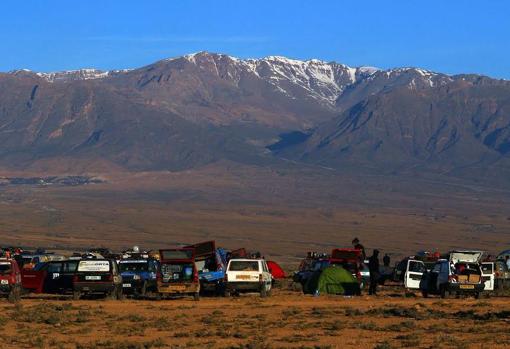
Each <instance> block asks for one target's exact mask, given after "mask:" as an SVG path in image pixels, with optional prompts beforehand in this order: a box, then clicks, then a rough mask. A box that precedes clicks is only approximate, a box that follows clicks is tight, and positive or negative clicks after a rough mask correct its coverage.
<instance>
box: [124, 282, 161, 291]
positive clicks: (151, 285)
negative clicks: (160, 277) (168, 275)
mask: <svg viewBox="0 0 510 349" xmlns="http://www.w3.org/2000/svg"><path fill="white" fill-rule="evenodd" d="M144 284H145V290H146V291H150V290H154V289H155V288H156V281H155V280H123V281H122V290H123V293H124V294H135V293H142V291H143V286H144Z"/></svg>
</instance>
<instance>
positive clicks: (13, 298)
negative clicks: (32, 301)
mask: <svg viewBox="0 0 510 349" xmlns="http://www.w3.org/2000/svg"><path fill="white" fill-rule="evenodd" d="M20 298H21V295H20V293H19V291H18V288H17V287H13V288H12V289H11V292H9V296H7V300H8V301H9V303H18V302H19V300H20Z"/></svg>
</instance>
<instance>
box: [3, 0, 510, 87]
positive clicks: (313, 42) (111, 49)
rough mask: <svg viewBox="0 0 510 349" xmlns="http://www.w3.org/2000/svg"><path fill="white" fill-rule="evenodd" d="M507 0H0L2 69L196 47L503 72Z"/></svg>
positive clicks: (508, 36) (99, 63)
mask: <svg viewBox="0 0 510 349" xmlns="http://www.w3.org/2000/svg"><path fill="white" fill-rule="evenodd" d="M509 18H510V1H506V0H491V1H469V0H462V1H461V0H458V1H456V0H441V1H436V0H427V1H423V0H420V1H415V0H405V1H404V0H387V1H382V0H378V1H363V0H358V1H340V0H338V1H334V0H331V1H320V0H314V1H296V0H294V1H286V0H272V1H254V0H252V1H242V0H238V1H223V0H216V1H212V0H197V1H191V0H190V1H185V0H165V1H159V0H154V1H151V0H144V1H141V0H137V1H131V0H123V1H116V0H110V1H107V0H102V1H96V0H87V1H85V0H82V1H79V0H73V1H69V0H66V1H61V0H39V1H36V0H23V1H20V0H2V1H0V71H8V70H12V69H18V68H28V69H32V70H37V71H53V70H65V69H77V68H83V67H95V68H100V69H114V68H119V69H120V68H134V67H139V66H143V65H146V64H150V63H152V62H154V61H157V60H159V59H162V58H167V57H173V56H178V55H182V54H186V53H192V52H196V51H204V50H205V51H212V52H220V53H227V54H231V55H235V56H239V57H243V58H246V57H263V56H267V55H283V56H289V57H291V58H297V59H308V58H320V59H323V60H335V61H338V62H341V63H345V64H348V65H352V66H359V65H371V66H377V67H381V68H391V67H398V66H419V67H423V68H427V69H431V70H435V71H441V72H445V73H450V74H454V73H460V72H467V73H481V74H486V75H490V76H494V77H499V78H506V79H510V19H509Z"/></svg>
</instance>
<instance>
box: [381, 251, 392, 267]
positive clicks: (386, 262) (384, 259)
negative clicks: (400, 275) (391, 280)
mask: <svg viewBox="0 0 510 349" xmlns="http://www.w3.org/2000/svg"><path fill="white" fill-rule="evenodd" d="M382 262H383V264H384V266H385V267H389V266H390V263H391V259H390V256H388V254H387V253H386V254H385V255H384V257H383V259H382Z"/></svg>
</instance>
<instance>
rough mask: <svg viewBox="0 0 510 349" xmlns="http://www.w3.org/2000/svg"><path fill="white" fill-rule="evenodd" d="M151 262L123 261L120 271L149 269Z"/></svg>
mask: <svg viewBox="0 0 510 349" xmlns="http://www.w3.org/2000/svg"><path fill="white" fill-rule="evenodd" d="M148 270H149V263H148V262H121V263H120V271H121V272H125V271H148Z"/></svg>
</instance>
